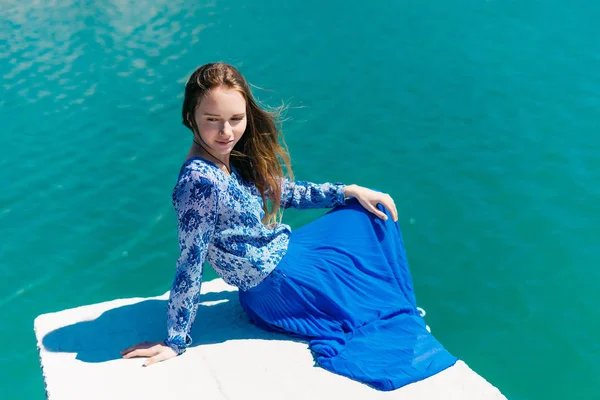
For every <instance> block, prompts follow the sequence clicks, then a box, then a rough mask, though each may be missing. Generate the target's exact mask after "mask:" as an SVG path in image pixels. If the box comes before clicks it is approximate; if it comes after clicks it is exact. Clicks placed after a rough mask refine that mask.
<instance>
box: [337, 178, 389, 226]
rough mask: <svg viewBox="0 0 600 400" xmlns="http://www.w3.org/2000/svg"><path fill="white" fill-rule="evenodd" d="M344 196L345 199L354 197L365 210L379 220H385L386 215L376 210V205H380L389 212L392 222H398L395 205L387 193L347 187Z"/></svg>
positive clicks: (352, 186) (354, 186)
mask: <svg viewBox="0 0 600 400" xmlns="http://www.w3.org/2000/svg"><path fill="white" fill-rule="evenodd" d="M344 195H345V196H346V197H350V196H352V197H355V198H356V200H358V202H359V203H360V204H361V205H362V206H363V207H364V208H365V209H367V210H368V211H370V212H372V213H373V214H375V215H377V216H378V217H379V218H381V219H383V220H387V215H386V214H385V213H383V212H381V211H380V210H379V209H378V208H377V204H381V205H383V206H384V207H385V208H387V209H388V210H389V211H390V214H392V218H393V219H394V222H396V221H398V211H397V210H396V204H394V200H393V199H392V198H391V196H390V195H389V194H387V193H381V192H376V191H374V190H371V189H367V188H365V187H362V186H358V185H348V186H346V188H345V190H344Z"/></svg>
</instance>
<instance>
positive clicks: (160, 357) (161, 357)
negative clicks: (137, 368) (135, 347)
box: [144, 351, 171, 367]
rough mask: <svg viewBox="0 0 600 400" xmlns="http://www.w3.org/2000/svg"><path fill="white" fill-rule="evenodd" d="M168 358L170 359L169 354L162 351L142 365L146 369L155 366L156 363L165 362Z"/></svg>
mask: <svg viewBox="0 0 600 400" xmlns="http://www.w3.org/2000/svg"><path fill="white" fill-rule="evenodd" d="M169 358H171V355H170V354H169V353H167V352H166V351H162V352H160V353H158V354H157V355H155V356H154V357H150V358H149V359H148V360H146V362H145V363H144V367H148V366H150V365H152V364H156V363H158V362H161V361H165V360H167V359H169Z"/></svg>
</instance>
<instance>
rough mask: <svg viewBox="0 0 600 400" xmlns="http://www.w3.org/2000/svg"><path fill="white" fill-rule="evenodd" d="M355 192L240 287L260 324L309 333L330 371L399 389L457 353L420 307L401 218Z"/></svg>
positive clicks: (302, 231) (297, 232)
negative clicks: (265, 271) (258, 278)
mask: <svg viewBox="0 0 600 400" xmlns="http://www.w3.org/2000/svg"><path fill="white" fill-rule="evenodd" d="M379 207H380V210H382V211H384V212H386V213H387V215H388V220H387V221H384V220H381V219H379V218H377V217H376V216H374V215H373V214H371V213H370V212H368V211H366V210H365V209H364V208H363V207H362V206H361V205H360V204H359V203H358V202H357V201H356V200H351V201H349V202H348V204H347V205H345V206H342V207H337V208H334V209H333V210H331V211H330V212H328V213H327V214H325V215H324V216H322V217H320V218H319V219H317V220H316V221H314V222H312V223H310V224H308V225H306V226H303V227H302V228H299V229H296V230H295V231H293V233H292V236H291V240H290V244H289V248H288V251H287V253H286V255H285V256H284V257H283V259H282V260H281V261H280V263H279V264H278V265H277V267H276V268H275V270H274V271H273V272H271V274H270V275H269V276H268V277H267V278H266V279H265V280H264V281H263V282H261V283H260V284H259V285H258V286H256V287H254V288H252V289H250V290H248V291H240V292H239V297H240V303H241V305H242V307H243V308H244V310H245V311H246V313H247V314H248V316H249V317H250V320H251V321H252V323H254V324H256V325H257V326H259V327H261V328H263V329H266V330H268V331H276V332H282V333H287V334H288V335H291V336H294V337H298V338H301V339H304V340H306V341H308V343H309V347H310V349H311V350H312V351H313V352H314V355H315V357H316V360H317V363H318V364H319V365H320V366H321V367H323V368H325V369H327V370H329V371H331V372H334V373H337V374H340V375H343V376H346V377H348V378H351V379H355V380H358V381H360V382H363V383H366V384H368V385H371V386H373V387H375V388H377V389H380V390H394V389H397V388H399V387H402V386H404V385H407V384H409V383H412V382H416V381H419V380H422V379H425V378H427V377H429V376H432V375H434V374H436V373H438V372H440V371H442V370H444V369H446V368H448V367H450V366H452V365H453V364H454V363H455V362H456V360H457V359H456V357H454V356H452V355H451V354H450V353H449V352H448V351H446V350H445V349H444V347H443V346H442V345H441V344H440V343H439V342H438V341H437V340H436V339H435V338H434V337H433V336H432V335H431V333H429V332H428V331H427V329H426V328H425V322H424V320H423V318H422V317H421V316H420V315H419V312H418V311H417V303H416V299H415V293H414V290H413V284H412V278H411V276H410V271H409V268H408V261H407V257H406V252H405V249H404V243H403V241H402V235H401V233H400V229H399V227H398V224H397V223H395V222H393V221H392V218H391V216H390V215H389V213H388V212H387V211H386V210H385V209H384V208H383V207H382V206H379Z"/></svg>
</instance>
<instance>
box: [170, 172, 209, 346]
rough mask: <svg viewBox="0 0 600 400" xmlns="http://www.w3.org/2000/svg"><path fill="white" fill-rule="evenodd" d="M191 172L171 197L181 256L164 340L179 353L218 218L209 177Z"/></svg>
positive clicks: (191, 319)
mask: <svg viewBox="0 0 600 400" xmlns="http://www.w3.org/2000/svg"><path fill="white" fill-rule="evenodd" d="M194 174H197V173H196V172H192V173H191V174H190V179H189V180H188V181H187V182H185V183H182V184H181V186H180V187H179V188H178V189H177V190H176V192H175V193H176V194H175V195H174V198H173V203H174V206H175V210H176V211H177V217H178V238H179V248H180V256H179V258H178V260H177V271H176V273H175V279H174V280H173V286H172V288H171V293H170V296H169V303H168V308H167V331H168V336H167V338H166V339H165V344H167V345H168V346H169V347H171V348H172V349H173V350H175V351H176V352H177V354H181V353H183V352H184V351H185V349H186V348H187V347H188V346H189V345H190V344H191V342H192V339H191V337H190V336H189V331H190V329H191V327H192V324H193V322H194V318H195V316H196V311H197V309H198V303H199V299H200V288H201V285H202V272H203V270H202V265H203V264H204V260H205V259H206V253H207V250H208V245H209V244H210V242H211V241H212V237H213V234H214V231H215V224H216V221H217V198H216V194H215V189H214V187H213V184H212V182H211V181H210V180H208V179H207V178H205V177H203V176H194Z"/></svg>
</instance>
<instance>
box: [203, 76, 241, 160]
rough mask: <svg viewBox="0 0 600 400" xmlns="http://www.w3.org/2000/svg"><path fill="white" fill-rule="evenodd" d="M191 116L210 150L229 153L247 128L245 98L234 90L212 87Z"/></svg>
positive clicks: (219, 153)
mask: <svg viewBox="0 0 600 400" xmlns="http://www.w3.org/2000/svg"><path fill="white" fill-rule="evenodd" d="M194 118H195V120H196V126H198V130H199V132H200V137H201V138H202V140H203V141H204V143H206V145H208V147H209V150H210V151H211V153H213V154H215V155H225V154H229V153H231V150H233V147H234V146H235V145H236V144H237V142H238V141H239V140H240V139H241V137H242V135H243V134H244V131H245V130H246V125H247V123H248V120H247V116H246V100H245V99H244V96H242V94H241V93H240V92H239V91H237V90H234V89H227V88H223V87H216V88H213V89H212V90H210V91H208V92H207V93H206V95H205V96H204V97H203V99H202V101H201V102H200V104H199V105H198V107H196V112H195V114H194Z"/></svg>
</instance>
